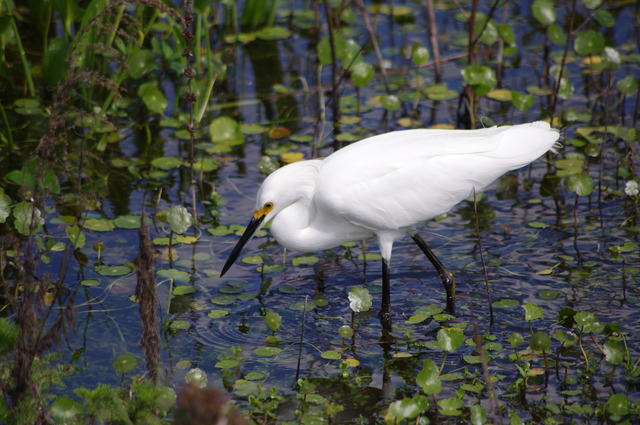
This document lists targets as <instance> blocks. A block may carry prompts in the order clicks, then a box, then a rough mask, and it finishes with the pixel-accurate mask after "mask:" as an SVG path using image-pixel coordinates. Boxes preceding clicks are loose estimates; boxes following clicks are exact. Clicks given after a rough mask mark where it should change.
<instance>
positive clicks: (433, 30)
mask: <svg viewBox="0 0 640 425" xmlns="http://www.w3.org/2000/svg"><path fill="white" fill-rule="evenodd" d="M427 19H428V22H429V43H430V44H431V53H432V54H433V66H434V71H435V74H436V83H439V82H441V81H442V68H441V66H440V48H439V47H438V24H437V23H436V12H435V7H434V6H433V0H427Z"/></svg>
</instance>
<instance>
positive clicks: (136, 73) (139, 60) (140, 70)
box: [127, 49, 156, 79]
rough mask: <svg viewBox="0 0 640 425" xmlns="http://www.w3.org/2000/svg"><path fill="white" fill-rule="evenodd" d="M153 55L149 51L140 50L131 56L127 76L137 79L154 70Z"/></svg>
mask: <svg viewBox="0 0 640 425" xmlns="http://www.w3.org/2000/svg"><path fill="white" fill-rule="evenodd" d="M155 65H156V64H155V54H154V53H153V52H152V51H151V50H145V49H140V50H138V51H137V52H135V53H133V54H132V55H131V58H130V60H129V67H128V69H127V71H128V72H129V76H131V78H134V79H138V78H141V77H143V76H144V74H146V73H148V72H149V71H151V70H153V69H154V68H155Z"/></svg>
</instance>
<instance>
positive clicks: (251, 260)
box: [240, 255, 264, 264]
mask: <svg viewBox="0 0 640 425" xmlns="http://www.w3.org/2000/svg"><path fill="white" fill-rule="evenodd" d="M240 261H242V262H243V263H244V264H262V263H264V259H263V258H262V257H261V256H259V255H252V256H250V257H244V258H243V259H242V260H240Z"/></svg>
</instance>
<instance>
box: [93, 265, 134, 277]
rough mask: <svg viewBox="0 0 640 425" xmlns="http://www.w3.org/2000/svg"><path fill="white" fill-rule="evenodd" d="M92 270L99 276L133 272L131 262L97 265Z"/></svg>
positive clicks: (115, 275)
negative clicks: (118, 264) (115, 264)
mask: <svg viewBox="0 0 640 425" xmlns="http://www.w3.org/2000/svg"><path fill="white" fill-rule="evenodd" d="M94 270H95V272H96V273H98V274H99V275H100V276H107V277H118V276H126V275H128V274H130V273H133V271H134V268H133V265H131V264H124V265H120V266H97V267H96V268H95V269H94Z"/></svg>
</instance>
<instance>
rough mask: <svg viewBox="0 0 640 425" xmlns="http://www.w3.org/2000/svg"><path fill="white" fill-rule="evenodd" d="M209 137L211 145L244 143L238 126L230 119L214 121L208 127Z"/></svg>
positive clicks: (223, 117) (223, 118)
mask: <svg viewBox="0 0 640 425" xmlns="http://www.w3.org/2000/svg"><path fill="white" fill-rule="evenodd" d="M209 135H210V136H211V141H212V142H213V143H220V144H226V145H236V144H242V143H244V135H243V134H242V131H241V130H240V125H239V124H238V123H237V122H236V121H235V120H234V119H233V118H230V117H226V116H222V117H218V118H216V119H214V120H213V121H212V122H211V124H210V125H209Z"/></svg>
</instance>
